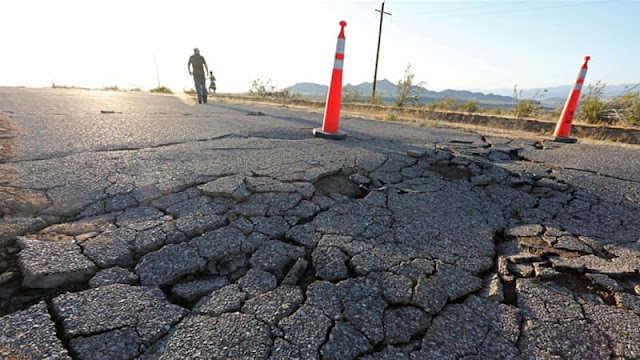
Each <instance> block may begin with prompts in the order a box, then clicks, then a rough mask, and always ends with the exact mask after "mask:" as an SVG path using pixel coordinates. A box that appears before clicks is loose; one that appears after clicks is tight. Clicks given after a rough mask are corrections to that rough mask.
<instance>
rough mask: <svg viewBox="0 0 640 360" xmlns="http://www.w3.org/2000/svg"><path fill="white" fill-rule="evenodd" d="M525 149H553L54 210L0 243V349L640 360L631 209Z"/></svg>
mask: <svg viewBox="0 0 640 360" xmlns="http://www.w3.org/2000/svg"><path fill="white" fill-rule="evenodd" d="M522 146H536V147H538V148H542V147H543V146H542V145H541V144H539V143H537V144H528V145H527V144H525V145H522V144H517V143H516V142H509V141H506V140H505V141H504V142H502V143H495V144H483V145H482V146H477V144H465V143H453V144H449V145H446V146H445V145H443V146H439V147H435V148H428V149H417V150H412V151H407V152H405V153H396V154H389V155H388V156H386V158H385V159H384V161H381V162H375V161H372V162H368V161H365V160H361V161H358V162H357V163H356V164H355V165H354V166H353V167H351V168H341V169H335V171H332V172H329V173H326V174H324V175H323V176H321V177H319V178H317V179H316V180H315V181H313V182H302V181H301V182H295V181H280V180H278V179H275V178H271V177H265V176H254V175H252V174H225V175H224V176H220V177H214V178H210V179H204V180H202V181H197V182H193V183H189V184H184V185H183V186H181V187H179V188H176V189H175V191H173V192H170V193H163V192H161V191H159V190H158V189H153V188H147V189H143V190H144V193H145V196H144V197H136V195H135V190H136V189H134V190H132V191H131V192H130V193H128V194H125V195H123V194H121V195H117V196H111V197H105V198H104V199H102V200H100V201H99V202H97V203H95V204H92V205H91V206H88V207H87V208H85V209H84V210H83V211H82V212H81V213H79V214H77V215H76V216H75V217H74V218H73V219H69V220H68V221H67V220H65V221H63V222H58V223H53V224H47V223H46V217H43V218H42V219H41V220H40V222H38V223H36V224H31V225H30V227H29V228H30V230H29V231H24V233H22V234H20V236H4V238H2V242H1V243H0V245H2V246H1V250H0V257H1V258H0V272H1V273H0V293H1V299H0V305H1V314H2V317H0V357H3V358H5V357H8V358H16V359H22V358H25V359H29V358H50V359H66V358H73V359H136V358H137V359H176V358H228V359H232V358H233V359H236V358H246V359H295V358H299V359H314V358H316V359H320V358H322V359H435V358H437V359H479V358H483V359H484V358H500V359H542V358H544V359H554V358H558V359H560V358H581V359H607V358H616V359H633V358H638V357H640V331H638V329H640V317H639V316H640V276H639V274H638V270H639V269H640V244H639V243H638V240H640V238H639V237H638V229H640V226H639V224H638V221H637V220H634V219H633V217H631V216H630V214H633V213H636V214H637V212H638V209H639V207H638V204H634V203H632V202H631V201H628V200H626V199H625V198H624V197H623V196H620V197H617V198H616V197H615V196H600V195H599V194H596V193H595V192H594V191H592V190H588V189H584V188H580V187H576V186H574V185H572V184H570V183H568V182H566V181H564V180H562V179H561V178H560V177H559V176H557V175H558V174H559V171H560V169H554V168H551V167H549V166H546V165H545V164H539V163H535V162H531V161H528V160H527V159H524V158H522V157H521V156H520V151H521V150H522ZM540 151H544V149H540ZM137 190H139V189H137ZM3 211H5V213H6V216H8V214H10V213H11V211H12V209H11V208H9V207H7V204H6V203H5V208H4V210H3ZM43 219H44V220H43ZM5 235H6V234H5Z"/></svg>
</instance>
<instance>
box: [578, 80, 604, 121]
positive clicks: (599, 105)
mask: <svg viewBox="0 0 640 360" xmlns="http://www.w3.org/2000/svg"><path fill="white" fill-rule="evenodd" d="M605 86H606V85H605V84H604V83H602V82H600V81H598V82H596V83H595V85H592V84H589V86H588V87H587V92H585V93H584V94H582V95H581V96H580V102H579V103H578V109H577V111H576V119H580V120H582V121H584V122H586V123H589V124H600V123H603V118H602V111H603V110H604V109H605V103H604V101H603V100H602V95H603V94H604V88H605Z"/></svg>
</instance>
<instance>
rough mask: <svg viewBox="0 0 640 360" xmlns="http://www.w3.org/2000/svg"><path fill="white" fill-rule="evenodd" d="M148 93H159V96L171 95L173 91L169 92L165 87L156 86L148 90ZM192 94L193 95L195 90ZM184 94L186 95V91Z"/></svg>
mask: <svg viewBox="0 0 640 360" xmlns="http://www.w3.org/2000/svg"><path fill="white" fill-rule="evenodd" d="M149 92H152V93H159V94H173V91H171V89H169V88H168V87H165V86H158V87H156V88H153V89H151V90H149ZM193 92H194V93H195V90H194V91H193ZM185 93H186V91H185Z"/></svg>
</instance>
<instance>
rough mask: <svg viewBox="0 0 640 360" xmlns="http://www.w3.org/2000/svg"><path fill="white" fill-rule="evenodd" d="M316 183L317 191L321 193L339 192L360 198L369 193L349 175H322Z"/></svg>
mask: <svg viewBox="0 0 640 360" xmlns="http://www.w3.org/2000/svg"><path fill="white" fill-rule="evenodd" d="M314 185H315V187H316V191H317V192H318V193H319V194H320V195H328V194H331V193H337V194H340V195H344V196H348V197H350V198H353V199H360V198H363V197H365V196H366V195H367V194H368V191H367V190H365V189H364V188H362V187H361V186H359V185H358V184H356V183H354V182H352V181H351V180H349V178H348V177H347V176H345V175H342V174H338V175H329V176H324V177H321V178H320V179H318V180H317V181H316V182H315V183H314Z"/></svg>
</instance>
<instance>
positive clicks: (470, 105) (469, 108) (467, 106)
mask: <svg viewBox="0 0 640 360" xmlns="http://www.w3.org/2000/svg"><path fill="white" fill-rule="evenodd" d="M458 108H459V109H460V110H461V111H464V112H468V113H477V112H481V109H480V106H479V103H478V101H477V100H472V101H469V102H466V103H464V104H462V105H460V106H458Z"/></svg>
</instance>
